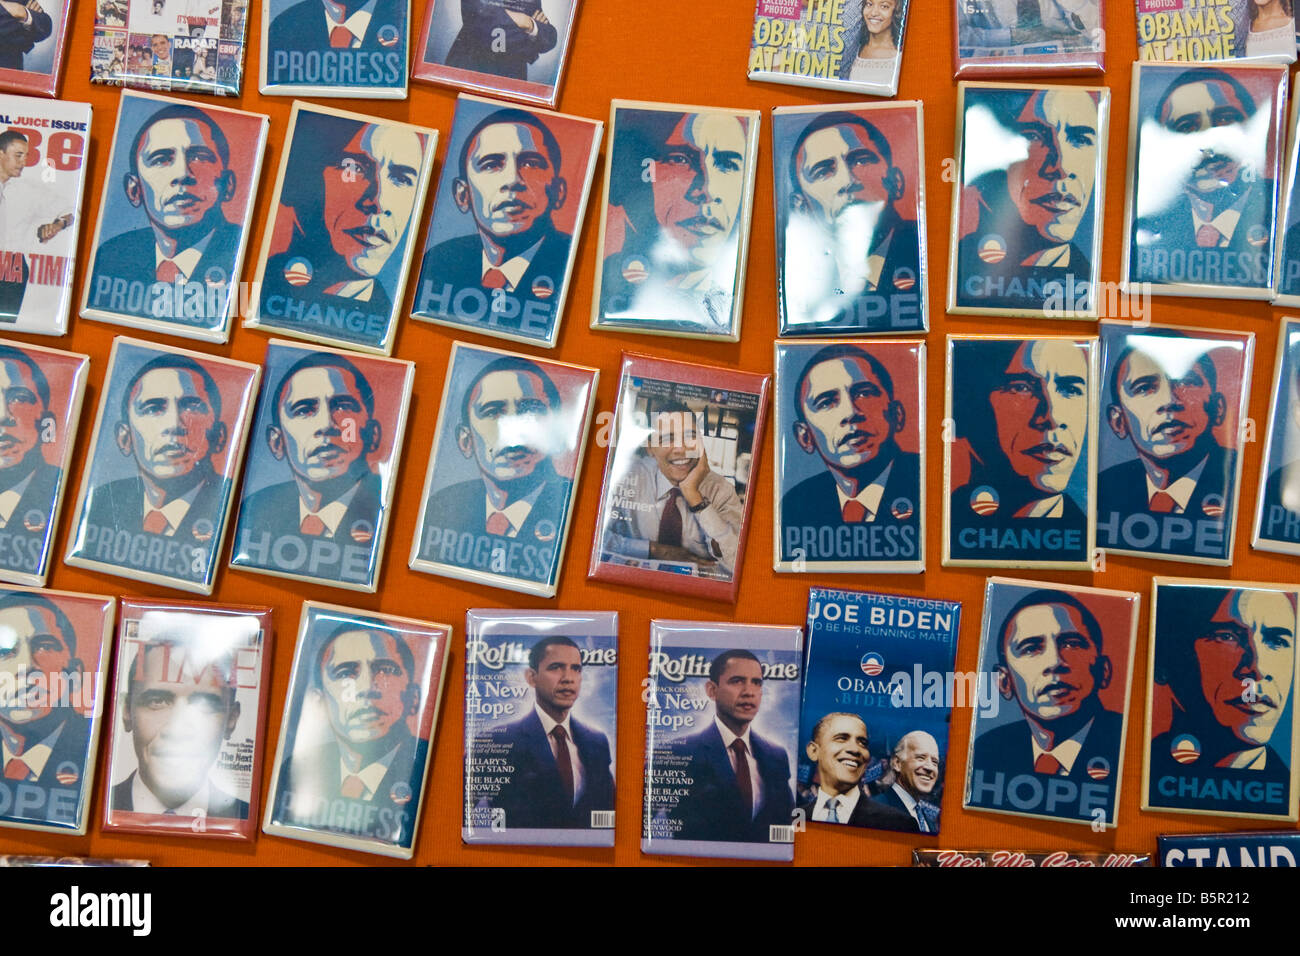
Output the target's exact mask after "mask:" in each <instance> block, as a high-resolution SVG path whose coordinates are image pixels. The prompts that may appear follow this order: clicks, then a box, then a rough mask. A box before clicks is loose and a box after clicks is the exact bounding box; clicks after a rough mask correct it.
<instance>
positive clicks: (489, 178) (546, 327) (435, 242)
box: [411, 93, 605, 348]
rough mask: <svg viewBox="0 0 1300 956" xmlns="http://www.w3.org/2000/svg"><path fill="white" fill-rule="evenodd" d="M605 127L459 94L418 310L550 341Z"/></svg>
mask: <svg viewBox="0 0 1300 956" xmlns="http://www.w3.org/2000/svg"><path fill="white" fill-rule="evenodd" d="M604 128H605V124H604V123H602V122H600V121H599V120H589V119H584V118H583V117H580V116H566V115H564V114H563V113H544V112H542V111H540V110H528V109H522V108H520V107H518V106H506V105H504V104H502V103H499V102H496V101H493V100H485V99H481V98H479V97H477V96H468V95H466V94H463V93H462V94H461V95H460V97H459V98H458V99H457V100H456V116H455V119H454V120H453V121H452V128H451V133H450V135H449V138H448V147H447V161H446V162H445V163H444V166H443V172H442V181H441V182H440V183H439V185H438V193H437V197H436V199H435V200H434V206H433V219H432V221H431V222H430V224H429V233H428V238H427V240H426V241H425V248H424V258H423V260H422V262H421V265H420V278H419V280H418V281H417V284H416V293H415V304H414V306H413V308H412V309H411V315H412V317H413V318H417V319H426V320H428V321H430V322H437V323H440V324H442V325H448V326H451V327H452V328H454V329H468V330H469V331H471V332H481V333H483V334H484V335H496V336H500V337H501V338H505V339H513V340H514V341H516V342H524V343H526V344H528V345H541V346H545V347H546V348H553V347H554V346H555V343H556V340H557V338H558V337H559V334H560V319H561V317H562V316H563V315H564V305H565V302H566V301H567V300H568V294H569V283H570V277H571V276H572V274H573V263H574V259H575V258H576V254H577V248H578V233H579V231H580V230H581V228H582V221H583V218H584V216H585V214H586V209H587V196H588V194H589V193H590V192H591V181H592V177H593V176H594V175H595V172H596V159H597V158H598V157H599V155H600V140H601V131H602V130H603V129H604Z"/></svg>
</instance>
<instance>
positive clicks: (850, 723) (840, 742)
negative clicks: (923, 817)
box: [800, 712, 917, 833]
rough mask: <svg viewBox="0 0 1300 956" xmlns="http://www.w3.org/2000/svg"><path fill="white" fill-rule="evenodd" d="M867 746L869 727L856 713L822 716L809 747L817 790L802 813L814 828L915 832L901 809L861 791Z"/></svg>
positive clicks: (814, 726)
mask: <svg viewBox="0 0 1300 956" xmlns="http://www.w3.org/2000/svg"><path fill="white" fill-rule="evenodd" d="M869 742H870V741H869V738H868V734H867V725H866V723H865V722H864V721H863V720H862V718H861V717H859V716H858V715H857V714H850V713H844V712H837V713H830V714H824V715H823V716H822V717H821V719H820V720H818V721H817V723H815V724H814V725H813V729H812V734H811V736H810V739H809V741H808V743H807V745H806V747H805V752H806V753H807V754H808V759H809V760H811V761H812V762H813V763H815V764H816V765H817V789H816V791H814V793H813V795H812V796H810V797H809V798H808V799H807V800H805V801H804V802H803V803H802V804H800V809H802V810H803V811H804V813H805V814H806V815H807V818H808V819H809V820H811V821H813V822H815V823H842V824H847V825H848V826H851V827H867V828H869V829H872V830H896V831H901V832H904V833H916V832H917V826H916V821H915V820H913V819H912V818H911V817H910V816H908V815H907V813H905V812H904V811H903V810H902V808H900V807H894V806H889V805H888V804H885V803H882V802H881V801H880V799H879V798H876V799H873V798H872V797H870V796H869V795H868V794H867V792H866V790H864V789H863V788H862V777H863V775H864V774H865V773H866V772H867V765H868V763H869V762H870V760H871V751H870V750H869V749H868V744H869Z"/></svg>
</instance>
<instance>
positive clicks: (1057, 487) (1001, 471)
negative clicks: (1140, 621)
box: [949, 339, 1092, 560]
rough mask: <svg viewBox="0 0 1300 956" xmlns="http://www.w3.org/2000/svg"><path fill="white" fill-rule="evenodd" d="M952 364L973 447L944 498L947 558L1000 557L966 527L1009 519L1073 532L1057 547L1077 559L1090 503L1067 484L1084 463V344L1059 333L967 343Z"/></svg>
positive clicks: (962, 425)
mask: <svg viewBox="0 0 1300 956" xmlns="http://www.w3.org/2000/svg"><path fill="white" fill-rule="evenodd" d="M952 364H953V368H952V373H951V374H952V380H953V384H952V395H953V406H954V407H953V412H954V416H955V418H956V426H957V437H958V438H961V439H964V440H965V441H966V442H967V443H968V444H969V446H970V451H971V467H970V477H969V480H968V481H967V482H966V483H965V484H963V485H961V486H960V487H958V488H956V489H954V490H953V492H952V495H951V498H950V501H949V547H950V549H951V552H952V555H953V556H954V557H961V558H970V557H980V556H983V557H986V558H987V557H994V556H998V555H994V554H992V553H990V551H989V549H988V548H987V547H982V546H979V545H977V544H972V542H971V537H972V536H970V535H968V534H966V533H965V532H966V529H970V528H975V529H982V528H990V527H994V528H1005V527H1008V526H1009V522H1014V527H1015V528H1017V529H1024V530H1030V529H1033V528H1036V527H1038V528H1043V529H1059V530H1060V531H1062V532H1070V531H1074V532H1076V533H1077V537H1078V540H1079V544H1078V547H1077V549H1076V550H1074V551H1073V553H1072V551H1071V550H1066V546H1065V545H1064V544H1063V545H1062V550H1061V551H1060V552H1058V553H1059V555H1060V557H1061V558H1062V559H1066V558H1070V557H1074V558H1075V559H1077V560H1083V559H1084V558H1085V557H1086V555H1085V553H1084V552H1085V550H1086V541H1085V531H1086V529H1087V515H1086V512H1085V509H1084V507H1083V505H1085V504H1087V501H1086V498H1085V500H1084V501H1083V502H1080V501H1078V500H1076V499H1075V496H1074V493H1073V492H1071V490H1070V485H1071V480H1072V479H1073V478H1074V475H1075V471H1076V469H1078V468H1079V467H1080V465H1082V466H1083V467H1084V468H1086V467H1087V462H1086V458H1087V440H1088V417H1089V416H1088V405H1089V398H1088V396H1089V389H1090V388H1091V384H1090V382H1089V377H1090V375H1091V374H1092V373H1091V366H1090V364H1089V361H1088V353H1087V351H1086V349H1085V348H1084V346H1083V345H1082V344H1081V343H1078V342H1072V341H1067V340H1064V339H1038V340H1029V341H1016V340H1005V341H987V342H969V343H963V351H961V352H959V353H957V354H956V355H955V356H954V358H953V363H952ZM988 489H991V491H992V493H991V494H989V492H988ZM1085 496H1086V491H1085ZM990 502H991V504H992V506H993V507H992V508H991V509H990V508H988V504H989V503H990ZM1063 540H1064V539H1063ZM999 554H1000V555H1001V556H1003V557H1020V556H1022V555H1023V554H1024V552H1023V551H1021V550H1012V549H1010V548H1007V549H1004V550H1002V551H1000V552H999ZM1036 557H1038V559H1040V560H1041V556H1036Z"/></svg>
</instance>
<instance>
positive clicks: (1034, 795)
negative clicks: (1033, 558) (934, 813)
mask: <svg viewBox="0 0 1300 956" xmlns="http://www.w3.org/2000/svg"><path fill="white" fill-rule="evenodd" d="M1139 600H1140V599H1139V597H1138V595H1137V594H1134V593H1132V592H1131V591H1107V590H1102V589H1100V588H1090V587H1078V586H1073V585H1062V584H1053V583H1038V582H1033V581H1022V580H1019V579H1012V578H989V580H988V583H987V585H986V586H985V589H984V624H983V628H982V632H981V637H980V663H979V674H978V680H979V685H980V686H981V687H987V688H988V692H987V693H986V694H985V695H983V697H982V699H981V700H980V701H979V703H978V706H975V707H973V708H972V710H971V745H970V755H969V758H968V759H967V762H966V767H967V770H966V797H965V800H964V801H963V803H962V806H963V807H964V808H965V809H968V810H990V811H993V812H995V813H1010V814H1014V815H1017V816H1027V817H1039V818H1042V819H1048V820H1059V821H1061V822H1063V823H1084V824H1092V825H1093V826H1100V827H1113V826H1115V824H1116V823H1117V820H1118V815H1119V795H1120V792H1121V785H1120V784H1121V781H1120V778H1121V771H1122V770H1123V767H1124V731H1125V724H1126V720H1127V715H1128V712H1129V691H1130V685H1131V684H1132V678H1133V653H1134V649H1135V648H1136V647H1137V618H1138V604H1139Z"/></svg>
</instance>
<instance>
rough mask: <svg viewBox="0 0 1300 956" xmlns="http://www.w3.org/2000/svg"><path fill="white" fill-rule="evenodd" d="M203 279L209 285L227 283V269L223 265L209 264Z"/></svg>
mask: <svg viewBox="0 0 1300 956" xmlns="http://www.w3.org/2000/svg"><path fill="white" fill-rule="evenodd" d="M203 281H204V282H206V283H207V284H208V285H225V284H226V270H225V269H223V268H221V266H209V267H208V270H207V271H206V272H204V273H203Z"/></svg>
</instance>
